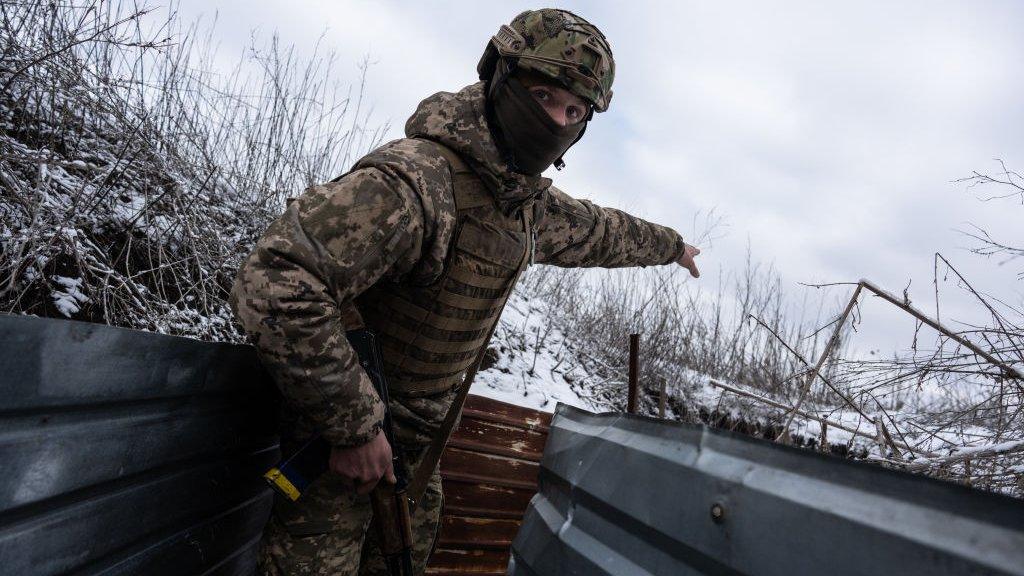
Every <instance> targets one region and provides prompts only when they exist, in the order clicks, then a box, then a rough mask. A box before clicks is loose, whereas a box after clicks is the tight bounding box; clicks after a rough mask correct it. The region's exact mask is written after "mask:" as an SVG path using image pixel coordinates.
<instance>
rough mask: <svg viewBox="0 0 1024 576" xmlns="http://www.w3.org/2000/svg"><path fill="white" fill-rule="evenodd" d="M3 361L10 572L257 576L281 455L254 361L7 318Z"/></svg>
mask: <svg viewBox="0 0 1024 576" xmlns="http://www.w3.org/2000/svg"><path fill="white" fill-rule="evenodd" d="M0 350H2V354H0V389H2V391H3V393H2V394H0V464H2V466H3V474H0V572H2V573H4V574H18V575H22V574H156V575H159V574H174V575H182V574H239V575H240V574H251V573H252V572H253V570H254V558H255V556H254V547H255V545H256V543H257V542H258V539H259V535H260V532H261V530H262V527H263V524H264V523H265V521H266V518H267V515H268V513H269V509H270V503H271V495H270V491H269V489H268V488H267V487H266V486H265V485H264V483H263V482H262V479H261V478H260V474H261V472H262V471H263V470H265V469H266V468H267V467H268V466H270V465H272V463H273V462H274V461H276V459H277V453H276V451H277V445H276V440H275V438H274V437H273V435H272V434H273V425H274V414H273V409H272V406H271V404H270V403H269V402H268V400H270V399H271V398H272V395H271V392H270V390H271V387H270V384H269V382H268V380H267V378H266V376H265V375H264V374H263V373H262V372H261V371H260V370H259V366H258V363H257V361H256V358H255V354H254V351H253V350H252V348H250V347H247V346H233V345H228V344H212V343H209V342H199V341H195V340H190V339H186V338H174V337H170V336H162V335H159V334H151V333H145V332H139V331H134V330H123V329H118V328H111V327H108V326H101V325H97V324H87V323H81V322H71V321H65V320H51V319H40V318H30V317H23V316H0Z"/></svg>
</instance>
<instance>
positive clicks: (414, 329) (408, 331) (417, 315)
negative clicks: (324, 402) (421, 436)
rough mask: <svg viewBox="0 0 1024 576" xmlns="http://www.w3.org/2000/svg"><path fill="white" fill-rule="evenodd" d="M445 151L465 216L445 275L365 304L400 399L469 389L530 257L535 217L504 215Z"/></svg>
mask: <svg viewBox="0 0 1024 576" xmlns="http://www.w3.org/2000/svg"><path fill="white" fill-rule="evenodd" d="M437 148H438V150H439V152H440V153H441V154H442V155H444V156H445V158H447V160H448V162H449V164H450V165H451V168H452V179H453V188H454V196H455V206H456V210H457V212H458V216H457V223H456V228H455V234H454V235H453V238H452V241H451V244H450V245H449V249H448V256H447V259H446V261H445V269H444V272H443V273H442V275H441V277H440V278H439V279H438V280H437V281H436V282H434V283H433V284H431V285H429V286H420V287H417V286H411V285H409V284H406V283H398V282H390V281H383V282H380V283H378V284H377V285H375V286H374V287H373V288H371V289H370V290H369V291H367V292H366V293H364V294H363V295H362V296H361V297H360V298H359V299H358V301H357V303H358V306H359V308H360V312H361V313H362V315H363V318H364V320H365V321H366V324H367V326H368V327H370V328H371V329H372V330H373V331H374V332H375V333H376V334H377V337H378V340H379V342H380V344H381V347H382V350H383V363H384V369H385V372H386V373H387V376H388V381H389V384H390V386H389V388H390V389H391V390H392V392H393V393H394V394H395V395H397V396H425V395H431V394H436V393H440V392H445V391H448V390H451V389H452V388H454V387H456V386H457V385H459V384H460V383H461V382H462V378H463V375H464V374H465V373H466V370H467V369H468V368H469V367H470V366H472V364H473V362H474V361H475V360H476V359H477V358H478V356H479V354H480V351H481V349H482V348H483V346H485V345H486V344H487V339H488V336H489V334H490V332H491V328H492V327H493V326H494V325H495V323H497V321H498V316H499V315H500V314H501V310H502V308H503V307H504V305H505V302H506V300H507V299H508V296H509V294H510V293H511V291H512V287H513V285H514V284H515V282H516V280H517V278H518V276H519V273H520V272H521V271H522V269H523V268H525V266H526V265H527V261H528V254H529V250H530V246H529V242H530V241H531V237H530V236H531V235H530V234H528V233H527V230H530V228H531V227H530V222H529V220H528V218H529V216H528V214H527V213H528V212H530V211H529V210H524V211H523V213H522V214H517V215H515V216H507V215H505V214H504V213H502V211H501V210H500V209H499V208H498V205H497V203H496V202H495V201H494V197H493V195H492V194H491V193H490V191H489V190H487V188H486V187H485V185H484V183H483V181H482V180H481V179H480V178H479V177H478V176H477V175H476V173H474V172H473V171H472V170H471V169H470V168H469V166H467V165H466V163H465V162H464V161H463V160H462V159H461V158H460V157H459V156H458V155H457V154H455V153H454V152H453V151H451V150H449V149H448V148H446V147H444V146H442V145H440V144H438V145H437Z"/></svg>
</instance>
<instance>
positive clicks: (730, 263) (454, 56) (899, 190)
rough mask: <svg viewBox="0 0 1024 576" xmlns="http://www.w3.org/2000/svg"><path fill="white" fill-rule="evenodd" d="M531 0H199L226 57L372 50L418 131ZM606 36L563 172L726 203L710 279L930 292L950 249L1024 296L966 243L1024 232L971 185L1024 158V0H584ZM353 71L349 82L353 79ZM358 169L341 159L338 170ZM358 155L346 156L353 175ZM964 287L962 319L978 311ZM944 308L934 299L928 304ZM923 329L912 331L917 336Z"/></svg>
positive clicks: (636, 207)
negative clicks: (592, 100) (591, 101)
mask: <svg viewBox="0 0 1024 576" xmlns="http://www.w3.org/2000/svg"><path fill="white" fill-rule="evenodd" d="M536 7H539V6H535V5H532V4H524V3H519V2H347V1H338V0H335V1H320V2H317V1H309V0H290V1H288V2H280V1H263V2H260V1H258V0H246V1H244V2H243V1H233V0H232V1H210V0H207V1H196V0H186V1H183V2H181V5H180V8H181V12H182V14H183V16H184V17H185V18H186V19H191V18H193V17H196V16H199V15H200V14H205V15H206V16H211V15H212V12H213V11H216V12H218V13H219V21H220V23H219V24H218V31H219V33H218V37H219V38H220V41H221V48H220V50H221V54H222V55H225V56H227V57H229V58H228V60H231V59H233V58H234V57H236V55H237V54H238V53H240V51H241V50H242V49H243V48H244V47H245V45H247V43H248V42H249V37H250V32H251V31H252V30H253V29H257V30H259V32H260V34H261V35H263V36H267V35H269V34H270V33H271V32H273V31H275V30H276V31H277V32H278V33H279V34H280V36H281V38H282V40H283V41H284V42H286V43H294V44H296V45H297V46H298V47H300V48H302V49H306V50H308V49H310V48H311V47H312V44H313V43H314V42H315V41H316V40H317V38H318V37H319V36H320V35H321V33H322V32H325V33H326V34H325V36H324V42H325V45H326V47H328V48H331V49H333V50H336V51H337V53H338V55H339V62H340V66H339V67H338V73H339V74H350V75H351V77H352V78H353V79H354V78H355V77H356V76H357V74H358V71H357V63H358V61H360V60H361V59H362V57H363V56H364V55H367V54H368V55H369V56H370V58H371V60H372V61H373V62H374V64H373V66H372V67H371V68H370V71H369V78H368V85H367V97H368V99H369V100H370V101H371V102H372V103H373V104H374V106H375V113H374V118H375V119H377V120H378V121H383V120H390V122H391V124H392V126H393V128H392V132H391V134H390V137H400V136H401V128H402V126H403V125H404V123H405V119H406V118H407V117H408V116H409V115H410V113H411V112H412V111H413V110H414V108H415V106H416V104H417V103H418V102H419V101H420V100H421V99H422V98H424V97H426V96H428V95H430V94H432V93H434V92H437V91H441V90H447V91H455V90H458V89H459V88H461V87H462V86H464V85H466V84H469V83H471V82H473V81H475V80H476V75H475V67H476V63H477V60H478V59H479V57H480V53H481V52H482V50H483V47H484V45H485V43H486V42H487V40H488V38H489V37H490V36H491V35H492V34H493V33H494V32H495V31H496V30H497V28H498V26H499V25H500V24H502V23H505V22H508V21H509V20H510V19H511V18H512V17H513V16H515V15H516V14H517V13H518V12H520V11H522V10H524V9H528V8H536ZM561 7H564V8H567V9H570V10H572V11H574V12H577V13H578V14H580V15H581V16H584V17H585V18H587V19H589V20H590V21H591V22H593V23H594V24H596V25H597V26H598V27H600V28H601V29H602V31H604V33H605V34H606V35H607V36H608V38H609V41H610V42H611V45H612V49H613V51H614V54H615V59H616V65H617V74H616V79H615V86H614V91H615V97H614V99H613V101H612V105H611V108H610V110H609V111H608V112H606V113H604V114H600V115H597V116H596V118H595V120H594V122H592V123H591V126H590V127H589V128H588V130H587V134H586V136H585V137H584V139H583V140H582V141H581V142H580V143H579V144H578V145H577V146H576V147H575V148H574V149H573V150H572V151H571V152H570V153H569V154H568V155H567V157H566V161H567V164H568V165H567V167H566V169H565V170H564V171H562V172H554V171H553V170H552V174H549V175H550V176H552V177H553V178H554V179H555V182H556V184H558V185H559V186H560V187H561V188H563V189H564V190H566V191H567V192H569V193H570V194H573V195H575V196H579V197H585V198H589V199H591V200H594V201H595V202H597V203H599V204H602V205H606V206H612V207H616V208H623V209H626V210H628V211H631V212H633V213H635V214H637V215H640V216H643V217H645V218H648V219H650V220H653V221H656V222H659V223H663V224H667V225H670V226H673V227H675V228H676V229H678V230H679V231H680V232H682V233H683V234H684V236H686V235H687V234H690V233H691V231H692V229H693V226H692V219H693V216H694V214H695V213H698V212H701V211H705V212H706V211H708V210H711V209H714V210H716V211H717V212H718V213H719V214H720V215H722V216H724V217H725V218H726V220H727V222H728V228H727V229H726V230H725V232H726V235H725V236H724V237H723V238H721V239H720V240H717V241H716V242H715V243H714V245H713V246H711V247H710V249H708V250H706V251H705V252H704V254H702V255H701V256H700V257H699V259H698V262H699V264H700V266H701V268H702V270H704V271H705V277H704V278H702V279H701V280H700V281H701V282H709V283H710V282H713V281H714V277H715V275H716V274H717V272H718V271H719V270H725V271H728V270H736V269H740V268H742V267H743V265H744V260H745V252H746V249H747V246H748V244H749V246H750V247H751V249H752V252H753V256H754V258H755V259H758V260H760V261H763V262H766V263H773V264H774V265H775V267H776V268H777V269H778V271H779V272H780V274H781V276H782V279H783V282H784V284H785V285H786V287H787V289H788V290H791V291H792V292H793V294H795V295H798V296H799V295H800V294H801V291H802V290H805V289H804V288H802V287H800V286H799V285H798V283H799V282H840V281H855V280H857V279H859V278H861V277H866V278H869V279H872V280H875V281H876V282H877V283H879V284H881V285H882V286H884V287H888V288H890V289H891V290H893V291H895V292H899V291H901V290H902V288H903V287H904V286H905V285H906V284H907V282H908V281H910V280H911V279H913V284H912V287H911V290H910V293H911V295H912V296H913V297H914V299H915V301H916V302H917V303H919V304H921V305H923V306H924V305H927V302H928V299H929V297H930V295H931V293H932V290H933V287H932V284H931V278H932V254H933V253H934V252H936V251H938V252H941V253H943V254H944V255H946V256H948V257H950V258H951V259H952V260H953V261H954V262H955V263H956V264H958V265H961V266H963V269H964V271H966V272H967V273H969V275H970V278H971V279H972V281H975V282H976V283H977V284H978V285H979V286H981V287H983V288H985V289H987V290H990V291H992V292H994V293H996V294H998V295H1000V296H1002V297H1004V298H1007V299H1010V300H1012V301H1014V302H1020V301H1021V298H1022V296H1021V293H1022V288H1024V283H1022V282H1020V281H1018V280H1016V278H1015V271H1016V270H1019V269H1024V262H1016V263H1010V264H1007V265H1006V266H1002V267H999V266H997V265H996V263H995V262H991V261H990V262H982V261H979V259H978V258H977V257H974V256H970V255H968V254H967V253H966V252H965V251H964V249H963V248H964V247H965V246H967V245H968V244H969V242H968V241H967V240H966V239H965V238H964V237H963V236H962V235H960V234H958V233H957V232H956V229H962V228H964V227H965V226H967V223H969V222H970V223H976V224H979V225H983V226H984V227H985V228H987V229H988V230H989V231H990V232H991V233H992V234H993V235H995V236H997V237H998V238H1000V239H1002V240H1004V241H1006V242H1008V243H1011V244H1013V243H1016V244H1018V245H1019V244H1024V233H1022V231H1021V230H1022V226H1021V225H1020V222H1021V220H1022V217H1024V206H1021V203H1020V201H1019V200H1018V201H1016V202H1015V201H1012V200H1003V201H999V202H989V203H984V202H980V201H979V200H978V199H977V194H975V193H971V192H969V191H965V189H964V186H963V185H962V184H953V183H951V181H952V180H954V179H956V178H959V177H963V176H967V175H969V174H970V173H971V172H972V171H973V170H979V171H988V172H992V171H996V170H998V168H999V167H998V165H997V164H996V163H995V162H994V161H993V159H994V158H997V157H998V158H1003V159H1004V160H1006V162H1007V163H1008V165H1009V166H1010V167H1011V168H1013V167H1016V169H1017V170H1021V171H1024V2H1014V1H1009V0H1007V1H1004V2H997V1H992V2H980V1H974V2H967V1H965V2H936V1H928V2H926V1H919V2H870V1H861V2H811V1H806V2H758V1H746V2H738V1H736V2H727V1H717V2H699V3H698V2H661V3H656V2H638V1H633V2H565V3H562V4H561ZM342 80H346V79H345V78H342ZM339 168H341V167H339ZM341 171H342V170H341V169H339V172H341ZM962 302H963V301H962V300H959V299H956V298H951V299H950V300H949V301H948V304H947V310H948V311H949V312H950V313H954V312H957V313H959V314H960V315H961V316H963V317H965V318H968V317H969V315H970V311H969V310H968V309H966V308H963V307H962ZM929 307H930V306H929ZM865 318H866V320H867V322H866V324H865V326H864V330H863V332H862V334H861V336H860V337H859V338H863V340H862V345H864V342H870V343H871V344H870V345H871V347H875V346H876V345H877V346H882V347H885V346H886V343H887V341H888V337H887V336H886V334H889V335H891V334H893V333H894V332H896V331H900V332H901V334H903V335H904V336H910V332H909V330H910V327H911V326H912V324H910V323H908V322H906V321H903V322H902V323H901V322H900V321H899V320H898V319H899V316H898V315H896V314H894V313H890V312H887V311H884V310H883V309H882V307H881V306H878V305H873V306H869V307H867V308H866V316H865ZM903 341H905V342H909V338H903Z"/></svg>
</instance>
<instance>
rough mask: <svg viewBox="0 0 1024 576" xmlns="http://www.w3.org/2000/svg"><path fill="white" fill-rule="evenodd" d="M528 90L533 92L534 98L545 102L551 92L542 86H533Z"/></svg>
mask: <svg viewBox="0 0 1024 576" xmlns="http://www.w3.org/2000/svg"><path fill="white" fill-rule="evenodd" d="M530 92H531V93H532V94H533V97H534V98H536V99H537V100H539V101H541V102H547V101H548V98H550V97H551V94H550V93H549V92H548V91H547V90H545V89H543V88H534V89H533V90H531V91H530Z"/></svg>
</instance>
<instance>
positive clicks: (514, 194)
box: [405, 82, 551, 214]
mask: <svg viewBox="0 0 1024 576" xmlns="http://www.w3.org/2000/svg"><path fill="white" fill-rule="evenodd" d="M405 135H406V136H407V137H409V138H424V139H427V140H433V141H434V142H437V143H439V144H443V145H445V146H447V147H449V148H451V149H452V150H454V151H455V152H457V153H458V154H459V155H460V156H462V158H463V159H464V160H465V161H466V163H467V164H469V166H470V167H471V168H472V169H473V170H474V171H475V172H476V173H477V175H478V176H480V178H481V179H482V180H483V181H484V183H485V184H486V185H487V187H488V188H489V189H490V190H491V192H492V193H493V194H494V196H495V198H497V200H498V203H499V204H500V205H501V208H502V210H503V211H505V212H506V213H509V214H511V213H513V212H515V211H516V210H519V209H520V208H521V207H522V206H523V205H524V204H526V203H527V202H530V201H532V200H534V199H536V198H539V197H540V196H542V195H543V194H544V192H545V191H546V190H547V189H548V188H549V187H550V186H551V180H550V179H549V178H544V177H543V176H527V175H524V174H519V173H517V172H513V171H512V170H511V169H509V166H508V162H507V161H506V160H505V157H504V155H503V154H502V153H501V151H500V150H499V149H498V146H497V144H495V142H494V138H493V137H492V136H491V131H490V128H489V126H488V122H487V113H486V106H485V101H484V83H483V82H477V83H476V84H471V85H469V86H467V87H465V88H463V89H462V90H460V91H458V92H456V93H454V94H453V93H451V92H438V93H437V94H434V95H433V96H430V97H428V98H426V99H425V100H423V101H422V102H420V104H419V106H418V107H417V108H416V112H415V113H414V114H413V115H412V117H411V118H409V121H408V122H406V124H405Z"/></svg>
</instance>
